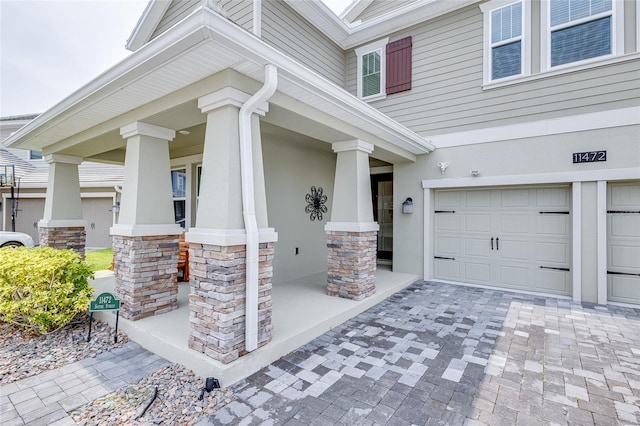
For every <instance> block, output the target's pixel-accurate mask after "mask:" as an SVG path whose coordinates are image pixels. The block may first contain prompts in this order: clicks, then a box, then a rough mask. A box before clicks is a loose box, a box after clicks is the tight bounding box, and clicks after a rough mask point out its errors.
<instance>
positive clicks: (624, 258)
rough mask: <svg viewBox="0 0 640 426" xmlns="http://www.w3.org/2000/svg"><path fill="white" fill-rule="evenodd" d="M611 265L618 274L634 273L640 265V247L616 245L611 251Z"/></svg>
mask: <svg viewBox="0 0 640 426" xmlns="http://www.w3.org/2000/svg"><path fill="white" fill-rule="evenodd" d="M608 255H609V265H610V266H611V269H615V270H616V271H618V272H627V273H634V272H635V271H636V269H638V264H640V246H638V245H631V244H628V245H622V244H619V245H614V246H611V247H610V249H609V253H608Z"/></svg>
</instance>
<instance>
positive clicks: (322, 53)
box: [262, 0, 345, 87]
mask: <svg viewBox="0 0 640 426" xmlns="http://www.w3.org/2000/svg"><path fill="white" fill-rule="evenodd" d="M262 40H263V41H264V42H266V43H268V44H270V45H271V46H273V47H275V48H276V49H278V50H280V51H281V52H283V53H285V54H287V55H288V56H290V57H291V58H293V59H295V60H297V61H298V62H300V63H302V64H304V65H305V66H307V67H308V68H310V69H312V70H314V71H316V72H317V73H319V74H320V75H322V76H323V77H325V78H327V79H328V80H330V81H332V82H333V83H335V84H337V85H338V86H340V87H344V82H345V76H344V72H345V55H344V51H343V50H342V49H341V48H340V47H339V46H338V45H336V44H335V43H333V42H332V41H331V40H330V39H329V38H327V37H326V36H325V35H323V34H322V33H321V32H320V31H318V30H317V29H316V28H315V27H314V26H312V25H310V24H309V23H308V22H307V21H306V20H305V19H304V18H302V17H301V16H300V15H299V14H298V13H296V12H295V11H294V10H293V9H291V8H290V7H289V6H288V5H287V4H285V3H284V2H282V1H275V0H270V1H264V2H263V3H262Z"/></svg>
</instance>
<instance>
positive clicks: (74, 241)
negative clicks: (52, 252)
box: [38, 226, 87, 259]
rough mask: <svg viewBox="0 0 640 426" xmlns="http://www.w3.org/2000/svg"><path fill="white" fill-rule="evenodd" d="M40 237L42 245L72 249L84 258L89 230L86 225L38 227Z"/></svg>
mask: <svg viewBox="0 0 640 426" xmlns="http://www.w3.org/2000/svg"><path fill="white" fill-rule="evenodd" d="M38 238H39V239H40V245H41V246H47V247H53V248H57V249H71V250H74V251H76V252H77V253H78V254H79V255H80V256H81V257H82V259H84V251H85V246H86V242H87V232H86V231H85V229H84V226H67V227H55V228H47V227H38Z"/></svg>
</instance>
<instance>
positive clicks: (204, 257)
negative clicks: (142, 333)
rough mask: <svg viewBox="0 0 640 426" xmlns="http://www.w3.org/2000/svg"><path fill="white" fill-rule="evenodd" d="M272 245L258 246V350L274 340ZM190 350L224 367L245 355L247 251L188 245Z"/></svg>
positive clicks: (197, 244)
mask: <svg viewBox="0 0 640 426" xmlns="http://www.w3.org/2000/svg"><path fill="white" fill-rule="evenodd" d="M273 253H274V244H273V243H261V244H260V258H259V262H260V263H259V277H258V347H261V346H264V345H266V344H267V343H269V342H270V341H271V338H272V331H273V324H272V322H271V310H272V308H271V278H272V276H273V267H272V262H273ZM189 261H190V274H191V281H190V284H191V293H190V294H189V309H190V313H189V322H190V323H191V335H190V336H189V348H191V349H193V350H195V351H198V352H202V353H204V354H206V355H208V356H210V357H211V358H213V359H215V360H218V361H220V362H222V363H224V364H228V363H230V362H232V361H234V360H236V359H238V358H239V357H241V356H243V355H246V354H247V351H246V347H245V295H246V246H245V245H236V246H219V245H209V244H199V243H193V242H192V243H189Z"/></svg>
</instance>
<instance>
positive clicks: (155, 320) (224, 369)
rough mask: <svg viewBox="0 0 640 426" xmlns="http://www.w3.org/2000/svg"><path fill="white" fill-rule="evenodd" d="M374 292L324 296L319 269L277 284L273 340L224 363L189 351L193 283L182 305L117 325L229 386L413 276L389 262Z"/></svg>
mask: <svg viewBox="0 0 640 426" xmlns="http://www.w3.org/2000/svg"><path fill="white" fill-rule="evenodd" d="M376 277H377V283H376V285H377V291H376V293H375V294H374V295H373V296H371V297H368V298H366V299H363V300H361V301H357V302H354V301H351V300H347V299H344V298H338V297H327V295H326V279H327V276H326V273H318V274H313V275H309V276H306V277H302V278H299V279H295V280H291V281H288V282H284V283H279V284H275V285H274V287H273V325H274V330H273V339H272V341H271V343H270V344H269V345H268V346H265V347H262V348H260V349H258V350H256V351H253V352H251V353H250V354H248V355H246V356H244V357H243V358H242V362H235V363H231V364H224V363H221V362H219V361H216V360H214V359H212V358H210V357H208V356H206V355H203V354H201V353H198V352H195V351H193V350H190V349H189V347H188V344H187V339H186V338H185V336H187V335H188V334H189V298H188V296H189V283H186V282H185V283H180V285H179V290H178V309H176V310H174V311H171V312H169V313H166V314H164V315H159V316H153V317H149V318H145V319H142V320H139V321H129V320H126V319H120V321H119V324H118V328H119V330H122V331H124V332H125V333H126V334H127V335H128V336H129V337H130V338H131V339H133V340H134V341H136V342H137V343H139V344H140V345H142V346H143V347H145V348H146V349H148V350H150V351H152V352H154V353H156V354H158V355H160V356H162V357H164V358H166V359H168V360H169V361H172V362H176V363H179V364H181V365H184V366H186V367H187V368H190V369H191V370H193V371H194V372H195V373H196V374H198V375H199V376H201V377H212V376H213V377H216V378H217V379H219V380H220V382H221V383H222V385H223V386H229V385H231V384H233V383H235V382H237V381H239V380H242V379H243V378H245V377H248V376H249V375H251V374H253V373H254V372H256V371H258V370H260V369H261V368H263V367H264V366H266V365H269V364H270V363H272V362H273V361H275V360H277V359H279V358H280V357H282V356H284V355H286V354H288V353H290V352H291V351H293V350H294V349H296V348H298V347H300V346H302V345H304V344H306V343H307V342H310V341H311V340H313V339H314V338H316V337H318V336H320V335H322V334H323V333H325V332H327V331H329V330H331V329H332V328H334V327H336V326H338V325H340V324H342V323H343V322H345V321H347V320H349V319H350V318H353V317H355V316H356V315H358V314H359V313H361V312H363V311H365V310H367V309H369V308H370V307H372V306H374V305H375V304H377V303H379V302H381V301H382V300H384V299H386V298H387V297H389V296H391V295H392V294H394V293H396V292H398V291H400V290H402V289H403V288H405V287H407V286H409V285H410V284H412V283H413V282H415V280H416V279H417V278H418V277H417V276H415V275H411V274H403V273H398V272H391V271H390V270H389V268H387V267H385V266H380V267H378V270H377V272H376ZM92 285H93V287H94V288H95V294H96V295H98V294H100V293H102V292H105V291H107V292H112V291H113V289H114V287H115V281H114V277H113V274H111V273H108V272H106V273H105V272H101V273H100V274H98V276H97V277H96V279H95V280H94V281H93V283H92ZM95 317H96V319H99V320H101V321H105V322H108V323H109V324H110V325H111V326H112V327H113V326H114V325H115V315H114V313H113V312H108V311H102V312H100V311H98V312H96V313H95Z"/></svg>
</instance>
